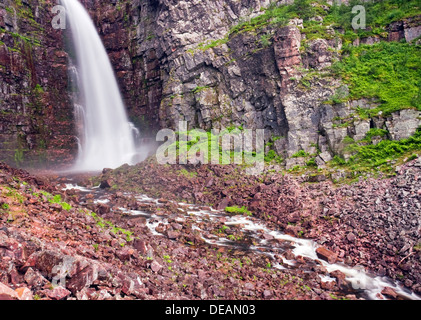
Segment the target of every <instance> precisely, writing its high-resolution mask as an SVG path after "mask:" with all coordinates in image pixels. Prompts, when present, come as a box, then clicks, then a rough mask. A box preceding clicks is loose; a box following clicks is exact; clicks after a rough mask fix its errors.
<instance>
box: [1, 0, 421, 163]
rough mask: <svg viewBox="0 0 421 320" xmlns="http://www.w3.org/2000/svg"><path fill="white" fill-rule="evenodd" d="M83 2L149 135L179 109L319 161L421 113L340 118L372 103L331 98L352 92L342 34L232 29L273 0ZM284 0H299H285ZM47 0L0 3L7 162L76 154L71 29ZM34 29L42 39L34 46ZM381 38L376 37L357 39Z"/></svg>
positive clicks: (395, 131)
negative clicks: (61, 24) (335, 68)
mask: <svg viewBox="0 0 421 320" xmlns="http://www.w3.org/2000/svg"><path fill="white" fill-rule="evenodd" d="M81 2H82V3H83V4H84V5H85V7H86V8H87V9H88V10H89V11H90V13H91V16H92V17H93V20H94V22H95V24H96V25H97V26H98V30H99V33H100V35H101V37H102V39H103V42H104V45H105V47H106V48H107V50H108V52H109V56H110V59H111V62H112V63H113V66H114V68H115V71H116V75H117V78H118V81H119V85H120V88H121V91H122V94H123V97H124V100H125V103H126V106H127V109H128V112H129V116H130V119H131V121H132V122H133V123H134V124H135V125H136V126H137V127H138V128H139V129H140V131H141V133H142V136H143V138H152V139H154V138H155V133H156V131H157V130H158V129H159V128H163V127H170V128H176V127H177V124H178V121H179V120H187V121H188V122H189V127H190V128H203V129H206V130H208V129H211V128H216V129H219V128H221V127H229V126H237V127H239V126H243V127H245V128H260V129H266V131H265V132H266V136H265V138H266V142H272V145H273V147H272V148H273V149H274V150H275V151H276V152H277V153H278V154H279V155H281V156H282V157H283V158H284V159H287V160H286V165H287V167H288V168H291V167H292V166H294V165H297V164H298V165H301V164H303V163H302V162H303V161H304V159H302V158H296V157H292V156H293V155H294V154H296V153H297V152H299V151H301V150H303V151H305V152H306V153H307V154H312V155H317V158H316V160H317V161H318V164H319V165H321V166H323V163H324V162H325V161H328V160H329V159H331V158H332V156H334V155H337V154H338V155H341V156H344V157H345V158H347V157H348V156H349V155H348V154H346V152H345V151H344V146H345V143H344V138H345V137H347V136H348V137H351V138H352V139H354V140H358V139H362V138H364V136H365V134H366V133H367V132H368V131H369V130H370V129H371V128H379V129H385V130H388V131H389V132H390V134H389V136H388V138H390V139H401V138H403V137H408V136H410V135H412V134H413V133H414V132H415V130H416V128H417V127H418V126H419V125H420V124H421V121H420V120H419V119H418V118H419V115H420V112H419V111H416V110H407V111H401V112H396V113H394V114H392V115H390V116H388V117H387V118H381V117H379V118H378V119H377V118H370V119H364V120H362V119H355V121H352V122H349V123H346V125H344V123H341V121H340V120H338V119H344V118H345V117H347V116H350V115H352V114H353V112H354V111H355V110H354V109H355V108H356V107H357V106H359V107H360V108H367V109H370V108H375V107H376V103H375V102H374V101H371V100H367V99H362V100H358V101H350V102H346V103H330V104H327V103H326V101H329V100H330V99H331V98H332V96H334V95H336V96H338V95H341V94H345V95H346V94H347V90H348V88H347V87H346V86H344V85H343V84H342V83H341V81H340V80H338V79H335V78H333V77H331V76H330V75H329V72H327V70H328V69H329V67H330V66H331V65H332V62H333V61H335V60H336V59H338V58H339V54H340V49H341V48H342V43H341V41H340V39H338V38H337V37H334V36H332V37H331V36H329V37H328V38H329V39H324V38H315V39H306V35H305V33H303V21H302V20H300V19H293V20H291V21H290V22H289V24H287V25H285V26H282V27H278V26H276V25H272V24H270V25H268V26H266V27H263V28H258V29H255V30H251V31H249V32H230V31H231V30H232V28H233V27H234V26H237V25H238V24H241V23H244V22H245V21H249V20H250V19H251V18H253V17H256V16H258V15H260V14H262V12H263V11H264V10H265V8H267V7H268V6H269V5H270V1H269V0H241V1H234V0H228V1H219V0H217V1H195V0H192V1H175V0H174V1H171V0H147V1H140V0H119V1H117V0H114V1H103V0H81ZM287 2H288V3H291V2H292V1H278V4H281V3H287ZM52 5H53V3H52V1H51V2H49V1H43V2H42V3H41V2H40V1H36V0H33V1H30V0H28V1H22V2H19V4H18V5H17V4H12V3H11V1H5V2H4V4H2V5H0V27H1V28H2V29H1V30H2V32H1V33H0V36H1V37H2V38H0V41H2V42H1V44H2V45H1V48H0V50H1V51H0V65H1V66H2V67H1V68H0V78H1V79H2V83H3V85H2V89H1V91H0V94H1V96H0V101H2V103H1V108H2V110H3V111H2V114H1V115H0V116H1V117H3V118H2V119H4V120H3V121H1V127H0V131H1V138H0V139H2V140H1V143H2V145H1V146H0V148H1V149H2V150H7V152H6V153H7V154H8V155H7V156H3V157H2V158H5V159H6V160H10V161H11V162H13V161H15V162H18V161H22V160H23V159H22V156H21V155H22V152H23V155H24V157H23V158H24V159H25V160H27V158H28V159H32V158H33V159H35V158H36V157H35V155H36V154H37V153H40V152H44V151H43V150H44V149H45V152H44V153H45V154H46V157H47V159H50V158H51V159H53V158H56V155H57V154H60V155H62V157H61V159H63V160H67V161H69V160H71V155H72V154H74V153H75V149H76V146H75V142H74V137H73V135H74V130H73V129H72V128H73V120H72V119H73V118H72V117H73V115H72V106H71V104H70V102H69V99H68V96H66V94H65V92H66V90H67V78H66V60H67V59H66V54H65V53H64V51H63V48H64V46H63V41H62V39H63V37H64V38H65V32H61V31H57V30H54V29H52V28H51V25H50V21H51V18H52V17H51V11H50V8H51V6H52ZM14 10H15V11H16V12H15V11H14ZM25 12H26V13H25ZM24 14H27V16H25V15H24ZM31 16H32V17H33V18H28V17H31ZM315 19H316V20H317V19H322V18H321V17H316V18H315ZM32 20H33V22H32ZM28 21H29V22H30V23H28ZM419 22H420V20H419V18H417V17H415V18H411V19H407V20H405V21H399V22H396V23H393V24H392V25H390V26H389V28H388V31H389V32H388V40H389V41H399V40H400V39H403V38H405V39H406V40H407V41H411V40H413V39H416V38H417V37H418V36H419V35H420V33H421V30H420V26H419V25H420V23H419ZM327 33H328V34H331V35H332V34H334V31H333V29H328V32H327ZM14 35H15V36H14ZM30 36H32V37H33V38H34V39H35V40H36V45H32V46H29V45H28V42H30V41H28V39H26V37H30ZM35 40H34V41H35ZM378 41H379V38H377V37H374V36H370V37H367V38H364V39H357V40H355V41H354V44H355V45H358V44H359V43H376V42H378ZM16 45H18V47H17V49H16ZM19 45H20V47H19ZM25 45H26V47H25ZM25 48H26V49H25ZM15 49H16V50H15ZM12 60H13V61H12ZM51 68H53V70H54V72H51V70H52V69H51ZM38 85H39V86H38ZM41 89H42V90H41ZM37 105H38V106H39V107H38V108H37V107H36V106H37ZM37 112H38V113H37ZM49 119H50V120H49ZM60 121H62V122H63V123H61V122H60ZM27 154H28V156H27ZM53 154H54V156H53ZM29 155H30V156H29ZM64 156H65V157H64ZM10 161H9V162H10Z"/></svg>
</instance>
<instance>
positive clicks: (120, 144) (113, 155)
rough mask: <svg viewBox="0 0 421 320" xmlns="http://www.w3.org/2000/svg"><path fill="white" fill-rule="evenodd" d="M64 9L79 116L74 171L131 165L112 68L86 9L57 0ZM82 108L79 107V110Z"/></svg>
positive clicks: (129, 132) (131, 147)
mask: <svg viewBox="0 0 421 320" xmlns="http://www.w3.org/2000/svg"><path fill="white" fill-rule="evenodd" d="M61 2H62V5H63V6H64V7H65V8H66V16H67V21H68V25H69V26H70V29H71V33H72V38H73V45H74V49H75V53H76V59H77V71H76V72H77V86H78V89H79V91H80V97H79V99H80V100H81V103H79V104H78V105H77V108H78V109H77V110H76V112H77V113H78V115H79V117H82V118H83V119H81V121H82V127H83V129H82V130H79V131H80V132H79V136H80V137H79V138H80V141H81V148H80V150H79V154H78V159H77V162H76V166H75V170H80V171H89V170H92V171H97V170H101V169H103V168H116V167H118V166H120V165H122V164H124V163H128V164H133V159H134V157H135V155H136V148H135V141H134V137H133V134H134V130H133V125H132V124H131V123H130V122H129V121H128V119H127V115H126V111H125V107H124V104H123V101H122V98H121V95H120V91H119V89H118V85H117V81H116V79H115V75H114V71H113V69H112V66H111V63H110V61H109V58H108V55H107V53H106V51H105V48H104V45H103V44H102V42H101V39H100V37H99V35H98V32H97V30H96V28H95V26H94V24H93V22H92V19H91V18H90V16H89V14H88V12H87V11H86V9H85V8H84V7H83V6H82V4H80V2H79V1H78V0H61ZM81 108H83V110H81Z"/></svg>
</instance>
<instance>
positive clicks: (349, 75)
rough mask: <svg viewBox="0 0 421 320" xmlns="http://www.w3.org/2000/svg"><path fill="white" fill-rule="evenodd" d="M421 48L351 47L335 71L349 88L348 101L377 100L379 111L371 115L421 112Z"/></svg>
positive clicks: (400, 45) (390, 45) (389, 44)
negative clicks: (406, 111) (409, 111)
mask: <svg viewBox="0 0 421 320" xmlns="http://www.w3.org/2000/svg"><path fill="white" fill-rule="evenodd" d="M420 49H421V46H416V45H409V44H406V43H397V42H379V43H377V44H373V45H361V46H358V47H355V46H349V47H347V48H346V52H347V53H348V55H347V56H345V57H344V58H343V59H342V60H341V61H340V62H337V63H336V64H334V65H333V67H332V69H333V70H334V72H335V74H336V75H337V76H339V77H340V78H341V79H342V81H343V82H345V83H347V84H348V85H349V89H350V95H349V97H348V98H349V99H351V100H353V99H360V98H377V99H378V102H379V103H380V105H379V107H378V108H376V109H374V110H370V111H369V113H370V115H377V114H378V113H379V112H380V111H381V112H382V113H383V116H385V115H388V114H390V113H392V112H394V111H397V110H401V109H406V108H417V109H418V110H421V95H420V89H421V50H420Z"/></svg>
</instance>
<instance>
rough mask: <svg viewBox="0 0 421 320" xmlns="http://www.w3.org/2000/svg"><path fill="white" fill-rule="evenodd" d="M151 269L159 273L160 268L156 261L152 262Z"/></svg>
mask: <svg viewBox="0 0 421 320" xmlns="http://www.w3.org/2000/svg"><path fill="white" fill-rule="evenodd" d="M151 269H152V271H153V272H159V271H160V270H161V269H162V266H161V265H160V264H159V263H158V262H157V261H155V260H154V261H152V263H151Z"/></svg>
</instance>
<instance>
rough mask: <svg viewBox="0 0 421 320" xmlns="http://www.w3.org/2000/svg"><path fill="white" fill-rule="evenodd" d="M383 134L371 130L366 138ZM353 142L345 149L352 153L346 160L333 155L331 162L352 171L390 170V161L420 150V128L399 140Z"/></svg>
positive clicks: (382, 132)
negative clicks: (371, 142) (374, 142)
mask: <svg viewBox="0 0 421 320" xmlns="http://www.w3.org/2000/svg"><path fill="white" fill-rule="evenodd" d="M382 134H385V132H384V131H382V130H381V131H377V130H373V131H371V132H369V133H368V134H367V138H366V139H368V138H370V139H371V137H372V136H373V135H382ZM365 143H366V141H364V142H363V143H361V142H355V141H354V142H353V143H350V144H349V145H348V146H347V150H348V151H351V152H353V153H354V155H353V156H352V157H350V159H349V160H348V161H345V160H344V159H343V158H340V157H339V156H335V158H334V159H333V161H332V163H334V164H336V165H338V166H341V167H345V168H349V169H350V170H354V171H360V172H361V171H370V170H381V171H383V172H390V171H391V170H392V166H391V162H392V161H393V160H396V159H398V158H400V157H403V156H405V155H408V156H412V158H414V155H413V154H411V153H412V152H414V151H420V150H421V130H420V129H419V130H417V132H416V133H415V135H413V136H412V137H410V138H408V139H403V140H400V141H392V140H382V141H380V142H379V143H378V144H376V145H372V144H365Z"/></svg>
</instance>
